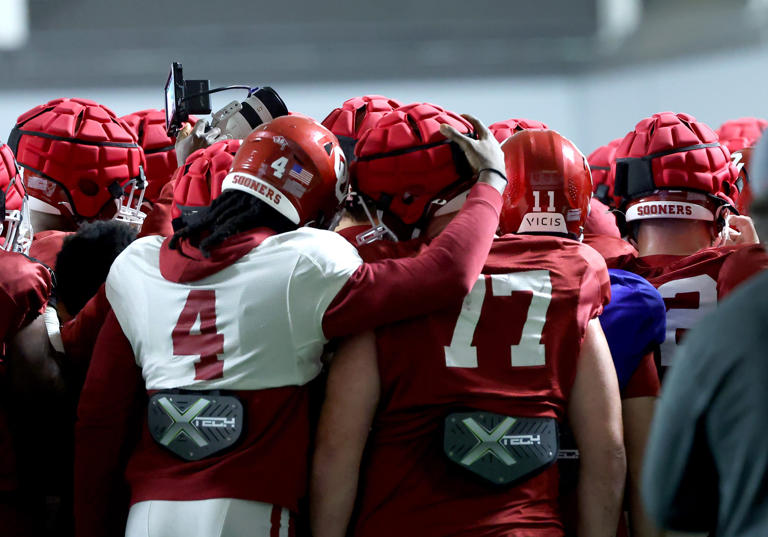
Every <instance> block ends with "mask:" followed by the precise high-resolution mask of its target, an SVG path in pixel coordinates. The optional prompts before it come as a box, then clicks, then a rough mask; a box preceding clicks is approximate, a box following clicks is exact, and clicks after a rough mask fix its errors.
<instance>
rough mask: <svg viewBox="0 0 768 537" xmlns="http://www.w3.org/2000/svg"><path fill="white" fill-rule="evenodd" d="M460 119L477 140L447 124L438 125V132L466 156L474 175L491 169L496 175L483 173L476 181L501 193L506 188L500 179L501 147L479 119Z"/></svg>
mask: <svg viewBox="0 0 768 537" xmlns="http://www.w3.org/2000/svg"><path fill="white" fill-rule="evenodd" d="M462 117H463V118H464V119H466V120H467V121H469V122H470V123H471V124H472V127H473V128H474V129H475V133H477V140H473V139H471V138H468V137H466V136H464V135H463V134H461V133H460V132H459V131H457V130H456V129H454V128H453V127H451V126H450V125H447V124H442V125H440V132H441V133H442V134H443V136H445V137H446V138H448V139H449V140H451V141H453V142H456V144H458V146H459V147H460V148H461V150H462V151H464V154H465V155H466V156H467V160H468V161H469V165H470V166H472V169H473V170H474V171H475V173H477V172H479V171H480V170H487V169H493V170H498V172H499V173H500V174H502V175H499V174H497V173H488V172H486V173H483V174H481V176H480V178H479V179H478V182H479V183H486V184H489V185H491V186H492V187H494V188H495V189H496V190H498V191H499V193H500V194H501V193H503V192H504V189H505V188H506V186H507V182H506V180H504V179H502V176H505V174H504V153H503V152H502V151H501V145H500V144H499V142H498V141H496V138H494V136H493V134H492V133H491V131H489V130H488V127H486V126H485V125H483V124H482V123H481V122H480V120H479V119H477V118H475V117H473V116H471V115H469V114H462Z"/></svg>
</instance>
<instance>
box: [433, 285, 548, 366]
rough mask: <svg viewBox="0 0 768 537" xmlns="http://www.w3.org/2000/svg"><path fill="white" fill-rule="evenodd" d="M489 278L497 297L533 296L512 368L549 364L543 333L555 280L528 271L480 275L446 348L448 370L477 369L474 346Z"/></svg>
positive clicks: (468, 296)
mask: <svg viewBox="0 0 768 537" xmlns="http://www.w3.org/2000/svg"><path fill="white" fill-rule="evenodd" d="M486 278H490V280H491V286H490V287H491V293H492V294H493V296H512V294H513V293H515V292H528V293H533V296H532V298H531V303H530V306H529V307H528V314H527V315H526V318H525V324H524V325H523V331H522V335H521V336H520V341H519V343H517V344H515V345H512V346H511V348H510V355H511V356H510V364H511V366H512V367H531V366H542V365H545V363H546V360H545V355H544V345H543V344H542V343H541V334H542V332H543V331H544V323H545V322H546V319H547V310H548V309H549V303H550V302H551V300H552V281H551V279H550V276H549V271H548V270H528V271H524V272H513V273H510V274H491V275H489V276H485V275H482V274H481V275H480V278H479V279H478V280H477V281H476V282H475V285H474V286H473V287H472V290H471V291H470V292H469V294H468V295H467V296H466V297H464V302H463V304H462V305H461V313H460V314H459V319H458V320H457V321H456V327H455V328H454V330H453V337H452V338H451V344H450V346H448V347H444V351H445V365H446V366H447V367H477V348H476V347H475V346H473V345H472V341H473V339H474V336H475V330H476V329H477V324H478V322H479V321H480V313H481V311H482V309H483V302H484V301H485V295H486Z"/></svg>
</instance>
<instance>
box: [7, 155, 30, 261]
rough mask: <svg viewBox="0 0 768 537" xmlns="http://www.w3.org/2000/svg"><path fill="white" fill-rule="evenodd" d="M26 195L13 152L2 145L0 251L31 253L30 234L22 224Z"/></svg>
mask: <svg viewBox="0 0 768 537" xmlns="http://www.w3.org/2000/svg"><path fill="white" fill-rule="evenodd" d="M26 212H27V211H26V194H25V192H24V186H23V185H22V183H21V175H20V174H19V168H18V167H17V166H16V160H15V159H14V158H13V151H11V148H10V147H8V146H7V145H6V144H2V145H0V217H2V220H0V250H5V251H8V252H23V253H28V252H29V246H30V244H31V242H32V237H31V236H28V235H31V229H30V233H28V234H25V233H23V231H22V229H21V223H22V221H23V220H24V219H25V216H26V215H25V213H26Z"/></svg>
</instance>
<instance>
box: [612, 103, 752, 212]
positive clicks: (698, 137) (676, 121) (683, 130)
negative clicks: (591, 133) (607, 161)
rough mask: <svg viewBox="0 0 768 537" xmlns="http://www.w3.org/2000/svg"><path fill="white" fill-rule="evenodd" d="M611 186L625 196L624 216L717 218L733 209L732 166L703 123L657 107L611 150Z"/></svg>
mask: <svg viewBox="0 0 768 537" xmlns="http://www.w3.org/2000/svg"><path fill="white" fill-rule="evenodd" d="M612 170H613V171H614V173H615V177H616V179H615V187H614V192H615V194H616V195H620V196H622V197H623V198H624V200H625V208H626V210H625V213H626V220H627V222H631V221H633V220H642V219H648V218H679V219H687V220H707V221H711V222H715V221H718V220H720V218H719V217H720V216H721V214H720V213H721V212H722V210H723V209H724V208H730V209H731V210H733V211H734V212H735V211H736V209H735V208H734V199H736V200H738V196H739V190H738V176H739V173H738V170H737V169H736V166H734V164H733V162H732V161H731V154H730V152H729V151H728V149H727V148H726V147H723V146H721V145H720V143H719V142H718V140H717V135H716V134H715V133H714V131H713V130H712V129H710V128H709V127H708V126H707V125H706V124H704V123H701V122H699V121H696V118H694V117H693V116H690V115H687V114H675V113H672V112H662V113H660V114H654V115H653V116H651V117H649V118H646V119H643V120H642V121H640V122H639V123H638V124H637V125H636V126H635V130H633V131H632V132H630V133H629V134H627V135H626V136H625V137H624V139H623V140H622V141H621V144H619V147H618V149H617V150H616V158H615V161H614V163H613V165H612Z"/></svg>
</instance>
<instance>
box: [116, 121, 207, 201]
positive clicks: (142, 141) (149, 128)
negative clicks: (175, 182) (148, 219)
mask: <svg viewBox="0 0 768 537" xmlns="http://www.w3.org/2000/svg"><path fill="white" fill-rule="evenodd" d="M120 120H121V121H123V122H125V124H126V125H128V127H129V128H130V129H131V130H132V131H133V134H134V135H135V136H136V140H137V141H138V143H139V145H140V146H141V147H142V149H143V150H144V158H145V159H146V163H147V165H146V168H145V169H144V174H145V176H146V179H147V187H146V189H145V191H144V201H145V202H149V203H150V204H154V203H155V202H156V201H157V198H158V196H159V195H160V191H161V190H162V189H163V186H165V184H166V183H167V182H168V181H170V180H171V176H173V172H175V171H176V168H177V167H178V165H177V163H176V138H175V137H172V136H168V133H167V132H166V130H165V111H164V110H156V109H153V108H150V109H148V110H140V111H138V112H134V113H133V114H128V115H126V116H123V117H121V118H120ZM195 122H196V118H194V117H190V118H189V124H190V125H194V124H195Z"/></svg>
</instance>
